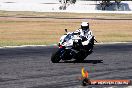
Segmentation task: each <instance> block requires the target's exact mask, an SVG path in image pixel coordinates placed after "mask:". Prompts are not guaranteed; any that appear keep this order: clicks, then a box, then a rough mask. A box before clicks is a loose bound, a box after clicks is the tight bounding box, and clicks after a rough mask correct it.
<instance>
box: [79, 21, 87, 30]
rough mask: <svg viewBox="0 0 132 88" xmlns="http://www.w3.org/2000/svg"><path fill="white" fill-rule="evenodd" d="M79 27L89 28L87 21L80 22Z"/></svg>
mask: <svg viewBox="0 0 132 88" xmlns="http://www.w3.org/2000/svg"><path fill="white" fill-rule="evenodd" d="M81 29H82V30H84V31H85V30H89V23H88V22H82V24H81Z"/></svg>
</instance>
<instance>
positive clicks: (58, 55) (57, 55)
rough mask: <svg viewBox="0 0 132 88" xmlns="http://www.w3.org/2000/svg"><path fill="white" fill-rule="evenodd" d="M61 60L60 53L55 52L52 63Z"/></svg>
mask: <svg viewBox="0 0 132 88" xmlns="http://www.w3.org/2000/svg"><path fill="white" fill-rule="evenodd" d="M60 60H61V58H60V53H59V51H57V52H55V53H53V54H52V56H51V61H52V63H58V62H59V61H60Z"/></svg>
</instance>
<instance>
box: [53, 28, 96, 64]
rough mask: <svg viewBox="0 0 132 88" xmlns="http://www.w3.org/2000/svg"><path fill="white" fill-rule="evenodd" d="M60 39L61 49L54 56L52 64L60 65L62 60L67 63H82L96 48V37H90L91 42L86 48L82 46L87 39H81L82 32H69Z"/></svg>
mask: <svg viewBox="0 0 132 88" xmlns="http://www.w3.org/2000/svg"><path fill="white" fill-rule="evenodd" d="M65 32H66V34H64V35H63V36H62V37H61V38H60V42H59V44H58V46H59V49H58V50H57V51H56V52H55V53H53V54H52V56H51V61H52V63H58V62H59V61H60V60H63V61H67V60H71V59H75V61H76V62H82V61H84V59H85V58H86V57H87V56H88V55H90V54H91V53H92V50H93V47H94V40H95V38H94V36H90V37H91V40H90V41H89V44H88V45H86V46H83V45H82V42H83V41H84V40H85V38H84V39H83V38H81V37H80V36H79V35H80V32H78V33H77V32H67V29H65Z"/></svg>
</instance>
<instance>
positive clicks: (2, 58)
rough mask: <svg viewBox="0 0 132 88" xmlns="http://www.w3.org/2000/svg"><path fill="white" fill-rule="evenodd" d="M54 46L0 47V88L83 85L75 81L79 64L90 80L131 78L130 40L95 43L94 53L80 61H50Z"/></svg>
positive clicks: (97, 87) (131, 57)
mask: <svg viewBox="0 0 132 88" xmlns="http://www.w3.org/2000/svg"><path fill="white" fill-rule="evenodd" d="M56 49H57V47H56V46H52V47H51V46H48V47H21V48H1V49H0V88H84V87H82V86H81V81H79V80H78V77H81V68H82V67H85V69H86V70H88V72H89V78H90V79H130V80H131V79H132V44H131V43H128V44H108V45H95V47H94V52H93V53H92V54H91V55H89V56H88V57H87V58H86V59H85V61H84V62H83V63H74V61H68V62H60V63H51V61H50V57H51V54H52V52H54V51H55V50H56ZM112 86H113V85H112ZM117 87H118V86H117ZM124 87H125V86H124ZM85 88H103V86H97V85H92V86H87V87H85ZM115 88H116V87H115ZM119 88H120V87H119Z"/></svg>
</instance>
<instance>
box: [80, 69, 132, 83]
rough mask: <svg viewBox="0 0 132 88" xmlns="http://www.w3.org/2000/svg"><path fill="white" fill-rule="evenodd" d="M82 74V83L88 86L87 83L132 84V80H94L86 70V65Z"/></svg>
mask: <svg viewBox="0 0 132 88" xmlns="http://www.w3.org/2000/svg"><path fill="white" fill-rule="evenodd" d="M81 74H82V77H80V78H79V79H80V80H81V81H82V85H83V86H86V85H130V84H131V80H125V79H122V80H118V79H116V80H109V79H107V80H99V79H98V80H92V79H89V73H88V71H85V69H84V67H83V68H82V69H81Z"/></svg>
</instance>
